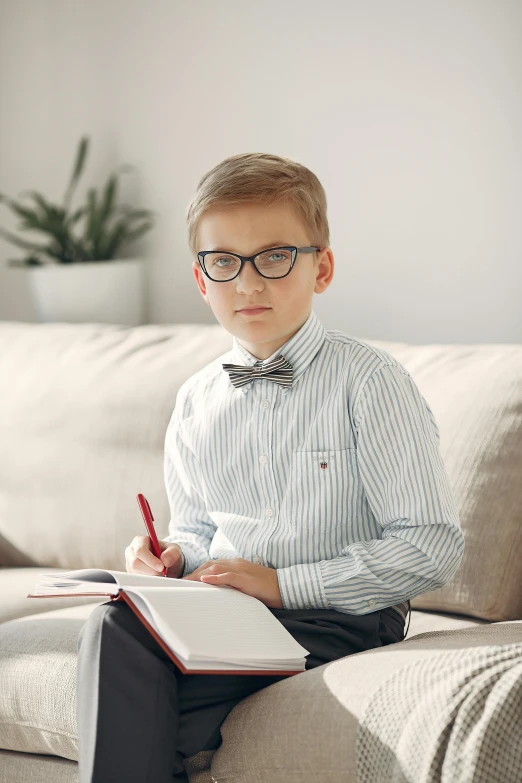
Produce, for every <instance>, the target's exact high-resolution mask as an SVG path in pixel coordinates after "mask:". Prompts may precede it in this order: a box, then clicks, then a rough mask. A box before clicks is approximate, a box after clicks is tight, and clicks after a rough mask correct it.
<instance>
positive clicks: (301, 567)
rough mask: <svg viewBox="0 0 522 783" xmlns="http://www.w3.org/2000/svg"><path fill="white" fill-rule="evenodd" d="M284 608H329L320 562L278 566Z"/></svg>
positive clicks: (278, 578)
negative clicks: (285, 566) (286, 566)
mask: <svg viewBox="0 0 522 783" xmlns="http://www.w3.org/2000/svg"><path fill="white" fill-rule="evenodd" d="M276 573H277V581H278V583H279V592H280V593H281V600H282V602H283V609H328V608H329V604H328V598H327V597H326V593H325V591H324V585H323V578H322V576H321V571H320V570H319V563H298V564H297V565H293V566H289V567H288V568H276Z"/></svg>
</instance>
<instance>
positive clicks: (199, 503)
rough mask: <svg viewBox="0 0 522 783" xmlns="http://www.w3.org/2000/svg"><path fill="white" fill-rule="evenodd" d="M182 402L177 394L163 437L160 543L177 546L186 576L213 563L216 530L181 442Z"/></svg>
mask: <svg viewBox="0 0 522 783" xmlns="http://www.w3.org/2000/svg"><path fill="white" fill-rule="evenodd" d="M182 400H183V397H182V395H181V394H180V393H179V392H178V399H177V400H176V406H175V408H174V411H173V414H172V416H171V419H170V422H169V425H168V427H167V432H166V435H165V450H164V478H165V489H166V491H167V497H168V501H169V507H170V520H169V532H168V535H167V536H166V538H164V539H163V541H168V542H169V543H176V544H179V545H180V548H181V550H182V552H183V557H184V561H185V562H184V569H183V572H182V574H181V575H182V576H185V575H187V574H190V573H192V571H194V570H195V569H196V568H198V567H199V566H200V565H202V564H203V563H205V562H206V561H207V560H211V559H212V558H211V557H210V555H209V548H210V544H211V543H212V539H213V537H214V534H215V532H216V530H217V527H216V525H215V523H214V522H213V521H212V519H211V518H210V517H209V515H208V513H207V509H206V504H205V500H204V496H203V492H202V487H201V468H200V465H199V462H198V459H197V457H196V455H195V454H194V452H193V451H192V450H191V449H190V448H189V447H188V445H187V444H186V443H185V441H184V440H183V433H182V409H183V401H182Z"/></svg>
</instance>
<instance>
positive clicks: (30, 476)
mask: <svg viewBox="0 0 522 783" xmlns="http://www.w3.org/2000/svg"><path fill="white" fill-rule="evenodd" d="M361 339H364V338H361ZM368 342H372V343H373V344H375V345H378V346H380V347H384V348H386V350H388V351H390V352H391V353H392V354H393V355H394V356H395V357H396V358H397V359H399V361H401V362H402V363H403V364H404V365H405V366H406V367H407V368H408V369H409V371H410V372H411V373H412V375H413V377H414V378H415V380H416V382H417V384H418V386H419V388H420V390H421V392H422V394H423V395H424V397H425V398H426V400H427V401H428V402H429V404H430V406H431V407H432V409H433V411H434V413H435V416H436V419H437V421H438V424H439V429H440V437H441V442H440V448H441V452H442V455H443V458H444V461H445V464H446V467H447V470H448V474H449V476H450V479H451V482H452V487H453V491H454V493H455V497H456V500H457V502H458V508H459V512H460V518H461V524H462V528H463V531H464V533H465V540H466V551H465V556H464V559H463V561H462V563H461V566H460V568H459V570H458V572H457V574H456V575H455V576H454V578H453V579H452V580H451V582H450V583H448V584H446V585H445V586H444V587H443V588H441V589H439V590H436V591H434V592H432V593H426V594H423V595H420V596H417V597H415V598H414V599H413V600H412V609H413V612H412V618H411V624H410V628H409V632H408V635H407V638H406V640H405V641H404V642H401V643H399V644H393V645H389V646H387V647H384V648H378V649H375V650H370V651H367V652H363V653H359V654H357V655H351V656H347V657H345V658H343V659H340V660H338V661H335V662H334V663H332V664H326V665H324V666H321V667H318V668H316V669H313V670H311V671H309V672H303V673H302V674H300V675H297V676H293V677H289V678H287V679H285V680H283V681H281V682H278V683H275V684H274V685H272V686H270V687H268V688H266V689H264V690H263V691H260V692H258V693H255V694H253V695H252V696H250V697H248V698H246V699H245V700H244V701H243V702H241V703H240V704H238V705H236V707H235V708H234V709H233V710H232V711H231V713H230V714H229V715H228V716H227V719H226V720H225V722H224V724H223V727H222V734H223V744H222V745H221V747H220V748H219V749H218V750H217V751H205V752H202V753H200V754H198V755H197V756H193V757H192V758H190V759H187V769H188V771H189V775H190V779H191V782H192V783H211V781H213V780H216V781H225V780H226V781H228V782H230V781H239V782H243V781H244V783H247V782H248V783H261V782H263V783H265V782H266V783H268V781H270V782H271V783H279V781H281V782H282V781H285V783H286V782H287V781H288V782H289V783H294V781H295V782H297V781H303V780H306V781H307V783H312V782H313V783H330V781H331V782H332V783H333V781H336V782H337V781H340V780H343V781H347V783H348V782H349V781H355V780H356V769H357V766H356V762H357V758H356V747H357V746H356V740H357V729H358V723H359V720H360V717H361V715H362V714H363V712H364V709H365V704H366V703H367V700H368V698H369V696H370V694H371V693H372V692H374V691H375V689H376V688H377V687H379V685H380V684H381V683H382V682H383V681H384V679H385V678H387V677H390V676H391V675H392V674H393V673H394V672H397V671H398V670H399V669H403V668H405V667H408V666H411V665H412V664H413V663H415V661H417V660H418V659H419V658H420V657H424V658H425V657H426V656H431V655H435V654H437V653H438V652H440V650H443V649H449V648H451V649H458V648H460V649H462V650H463V654H464V651H466V650H469V649H470V647H473V646H477V645H482V646H483V645H489V644H492V643H494V644H508V643H510V642H511V643H513V641H514V640H518V641H522V550H521V541H522V516H521V513H522V512H521V509H522V502H521V501H522V489H521V484H522V448H521V446H522V439H521V428H522V423H521V420H522V345H509V344H506V345H488V344H484V345H411V344H405V343H392V342H378V341H375V340H372V341H368ZM230 346H231V336H230V335H229V334H228V333H227V332H225V331H224V330H223V329H222V328H221V326H220V325H219V324H217V325H212V326H207V325H193V324H183V325H168V326H157V325H146V326H141V327H125V326H111V325H104V324H67V323H51V324H31V323H18V322H9V321H7V322H6V321H4V322H0V357H1V372H0V566H1V567H0V596H1V606H0V783H15V782H17V783H22V781H24V782H25V781H27V782H28V781H35V782H36V781H37V783H72V781H76V780H77V736H76V714H75V711H76V642H77V635H78V632H79V630H80V628H81V626H82V624H83V622H84V621H85V619H86V617H88V615H89V613H90V612H91V611H92V609H93V608H94V607H95V606H96V605H97V604H98V603H103V602H104V600H106V599H103V600H102V601H100V600H96V601H92V600H89V599H85V598H68V599H57V598H37V599H36V598H27V594H28V593H29V592H31V591H32V589H33V587H34V585H35V583H36V581H38V577H39V576H40V574H42V573H47V572H49V571H59V570H62V569H71V568H89V567H93V566H99V567H106V568H115V569H120V570H125V558H124V548H125V546H126V545H127V544H128V543H129V541H130V540H131V539H132V537H133V536H134V535H136V534H143V532H144V527H143V522H142V520H141V517H140V513H139V509H138V506H137V503H136V494H137V493H138V492H143V493H144V494H145V495H146V497H147V498H148V499H149V501H150V503H151V507H152V509H153V511H154V516H155V519H156V523H157V529H158V535H159V536H160V537H164V536H165V535H166V534H167V528H168V502H167V498H166V494H165V490H164V484H163V445H164V435H165V430H166V426H167V423H168V420H169V417H170V415H171V412H172V409H173V407H174V404H175V400H176V393H177V390H178V388H179V386H180V384H181V383H182V382H183V381H184V380H185V379H186V378H187V377H188V376H190V375H192V374H193V373H194V372H195V371H196V370H198V369H199V368H200V367H202V366H203V365H205V364H207V363H208V362H209V361H211V360H212V359H214V358H215V357H217V356H218V355H221V354H222V353H224V352H225V351H227V350H228V349H229V348H230ZM122 783H124V782H123V781H122Z"/></svg>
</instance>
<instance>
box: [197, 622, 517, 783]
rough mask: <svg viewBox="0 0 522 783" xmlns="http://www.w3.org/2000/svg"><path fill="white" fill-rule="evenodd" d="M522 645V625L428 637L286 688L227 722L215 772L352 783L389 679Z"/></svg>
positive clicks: (260, 695) (274, 689)
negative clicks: (370, 708) (430, 662)
mask: <svg viewBox="0 0 522 783" xmlns="http://www.w3.org/2000/svg"><path fill="white" fill-rule="evenodd" d="M521 641H522V621H512V622H505V623H487V624H479V625H476V626H473V627H468V628H463V629H458V630H451V631H430V632H428V633H424V634H420V635H417V636H414V637H412V638H411V639H408V640H406V641H403V642H399V643H397V644H392V645H388V646H387V647H379V648H376V649H373V650H366V651H365V652H361V653H356V654H355V655H349V656H346V657H345V658H341V659H339V660H337V661H333V662H332V663H329V664H324V665H323V666H319V667H317V668H316V669H311V670H309V671H307V672H303V673H301V674H298V675H295V676H293V677H289V678H287V679H285V680H281V681H280V682H277V683H274V684H273V685H270V686H269V687H268V688H264V689H262V690H260V691H258V692H257V693H254V694H252V695H251V696H248V697H247V698H245V699H244V700H243V701H242V702H240V703H239V704H236V706H235V707H234V708H233V709H232V710H231V712H230V713H229V714H228V715H227V717H226V718H225V721H224V722H223V724H222V726H221V734H222V737H223V744H222V745H221V746H220V747H219V748H218V749H217V750H216V752H215V754H214V756H213V757H212V762H211V772H212V774H213V776H214V777H215V778H216V779H217V780H226V781H229V783H243V781H245V780H248V781H249V783H279V781H281V782H282V781H285V783H287V782H288V783H298V781H299V782H300V781H303V780H306V781H307V783H338V781H340V780H345V781H355V780H356V779H357V772H356V767H357V756H356V748H357V730H358V725H359V724H358V721H359V719H360V717H361V716H362V715H363V713H364V709H365V707H366V703H367V702H368V700H369V698H370V696H371V694H372V693H373V691H374V690H376V689H377V688H378V687H379V685H380V684H381V683H382V682H383V681H384V679H385V678H387V677H388V676H390V675H391V674H393V673H394V672H395V671H397V670H398V669H399V668H402V667H403V666H407V665H408V664H410V663H412V662H414V661H416V660H420V659H422V658H428V657H431V656H434V655H437V654H439V652H440V651H441V650H453V649H466V648H469V647H473V646H484V645H496V644H513V643H515V642H521ZM318 727H320V730H318ZM275 738H277V739H275Z"/></svg>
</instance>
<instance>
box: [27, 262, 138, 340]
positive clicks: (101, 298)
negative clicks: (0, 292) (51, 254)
mask: <svg viewBox="0 0 522 783" xmlns="http://www.w3.org/2000/svg"><path fill="white" fill-rule="evenodd" d="M26 269H27V271H28V274H29V280H30V287H31V293H32V297H33V302H34V305H35V308H36V310H37V313H38V316H39V318H40V320H41V321H70V322H73V323H80V322H85V321H88V322H96V323H111V324H124V325H129V326H139V325H140V324H142V323H143V322H144V305H145V267H144V259H142V258H133V259H128V258H124V259H112V260H110V261H78V262H74V263H71V264H61V263H57V264H45V265H44V266H30V267H26Z"/></svg>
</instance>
